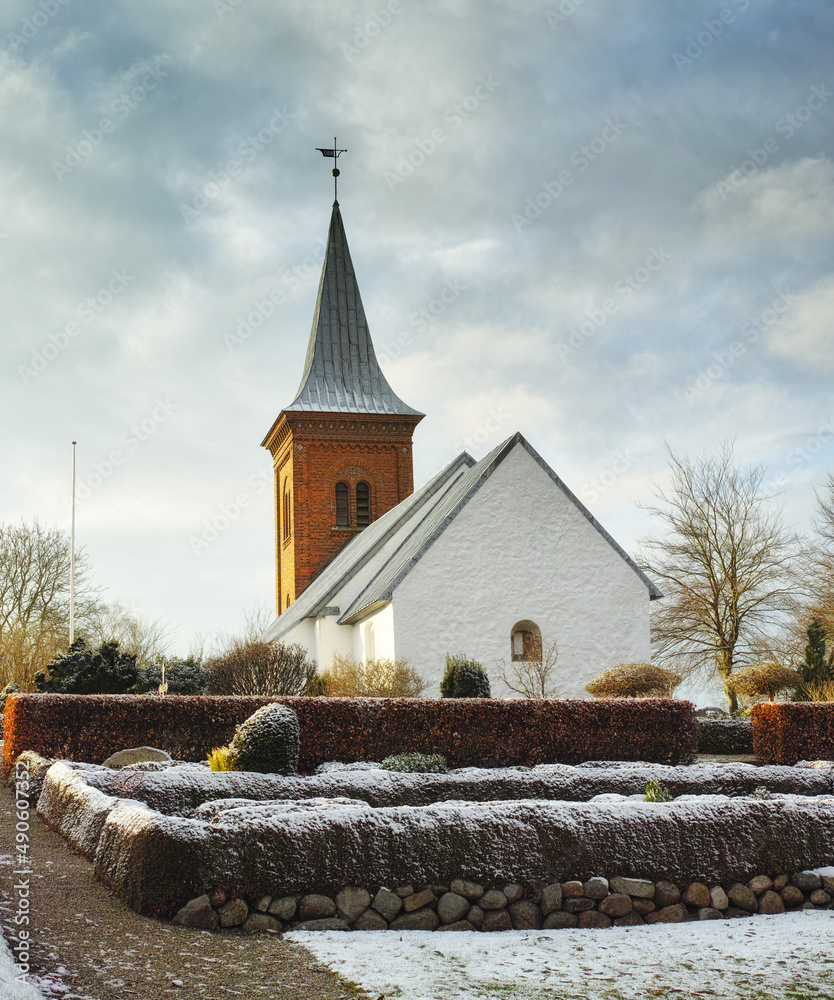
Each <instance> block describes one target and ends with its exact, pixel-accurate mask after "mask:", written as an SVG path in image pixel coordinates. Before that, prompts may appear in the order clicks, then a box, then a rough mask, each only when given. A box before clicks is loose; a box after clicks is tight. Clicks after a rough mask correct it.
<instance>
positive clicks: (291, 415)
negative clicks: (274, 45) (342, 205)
mask: <svg viewBox="0 0 834 1000" xmlns="http://www.w3.org/2000/svg"><path fill="white" fill-rule="evenodd" d="M423 416H424V414H422V413H420V412H419V411H417V410H413V409H412V408H411V407H410V406H407V405H406V404H405V403H404V402H403V401H402V400H401V399H400V398H399V397H398V396H397V395H395V393H394V392H393V390H392V389H391V386H390V385H389V384H388V381H387V379H386V378H385V376H384V375H383V374H382V370H381V369H380V367H379V363H378V362H377V359H376V354H375V353H374V345H373V343H372V342H371V335H370V333H369V332H368V322H367V320H366V319H365V310H364V308H363V306H362V299H361V298H360V295H359V288H358V286H357V284H356V275H355V273H354V270H353V263H352V261H351V259H350V251H349V250H348V244H347V238H346V236H345V230H344V226H343V225H342V216H341V212H340V211H339V202H338V201H335V202H334V203H333V214H332V216H331V218H330V232H329V234H328V239H327V252H326V254H325V258H324V264H323V266H322V272H321V281H320V282H319V291H318V297H317V299H316V309H315V312H314V314H313V327H312V330H311V332H310V343H309V346H308V348H307V358H306V361H305V363H304V374H303V375H302V377H301V385H300V386H299V389H298V393H297V394H296V397H295V399H294V400H293V401H292V403H290V405H289V406H287V407H285V408H284V409H283V410H282V411H281V413H280V414H279V415H278V418H277V419H276V421H275V423H274V424H273V425H272V427H271V428H270V430H269V433H268V434H267V435H266V437H265V438H264V440H263V442H262V444H263V446H264V447H265V448H268V449H269V451H270V453H271V455H272V459H273V462H274V465H275V551H276V556H275V592H276V611H277V613H278V614H279V615H280V614H281V612H282V611H285V610H286V609H287V608H288V607H289V605H290V604H291V603H292V602H293V601H294V600H295V599H296V597H298V595H299V594H300V593H301V591H302V590H304V588H305V587H306V586H308V584H309V583H311V581H312V580H314V579H315V577H316V576H317V575H318V574H319V573H320V572H321V571H322V570H323V569H324V567H325V566H326V565H327V564H328V563H329V562H330V560H331V559H332V558H333V557H334V556H335V555H336V553H337V552H339V550H340V549H341V548H342V547H343V546H344V545H346V544H347V543H348V542H349V541H350V540H351V539H352V538H354V537H355V536H356V535H357V534H358V533H359V532H360V531H362V529H363V528H366V527H367V526H368V525H369V524H370V523H371V522H372V521H375V520H376V519H377V518H379V517H381V516H382V515H383V514H385V513H386V512H387V511H389V510H391V508H392V507H395V506H396V505H397V504H398V503H400V501H401V500H404V499H405V498H406V497H407V496H409V495H410V494H411V493H412V492H413V490H414V479H413V468H412V456H411V439H412V436H413V434H414V428H415V427H416V426H417V424H418V423H419V422H420V421H421V420H422V419H423Z"/></svg>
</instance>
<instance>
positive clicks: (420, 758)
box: [380, 753, 449, 774]
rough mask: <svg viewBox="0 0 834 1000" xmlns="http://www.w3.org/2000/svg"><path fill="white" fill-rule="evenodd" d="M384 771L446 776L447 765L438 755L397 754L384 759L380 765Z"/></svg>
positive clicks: (443, 758)
mask: <svg viewBox="0 0 834 1000" xmlns="http://www.w3.org/2000/svg"><path fill="white" fill-rule="evenodd" d="M380 767H382V768H383V769H384V770H385V771H405V772H410V773H413V774H448V772H449V764H448V762H447V760H446V758H445V757H444V756H443V755H442V754H439V753H398V754H394V755H393V756H392V757H386V758H385V760H384V761H383V762H382V763H381V764H380Z"/></svg>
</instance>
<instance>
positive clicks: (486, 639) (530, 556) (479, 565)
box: [393, 445, 651, 698]
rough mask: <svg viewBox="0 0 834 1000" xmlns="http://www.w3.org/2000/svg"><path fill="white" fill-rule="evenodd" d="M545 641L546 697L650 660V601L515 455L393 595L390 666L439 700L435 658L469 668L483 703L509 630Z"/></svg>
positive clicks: (576, 693)
mask: <svg viewBox="0 0 834 1000" xmlns="http://www.w3.org/2000/svg"><path fill="white" fill-rule="evenodd" d="M523 619H529V620H532V621H534V622H535V623H536V624H537V625H538V626H539V628H540V629H541V632H542V635H543V637H544V641H545V643H547V642H548V641H550V640H554V639H555V640H556V642H557V643H558V646H559V658H558V664H557V671H556V690H555V695H556V696H557V697H562V698H584V697H588V695H587V694H586V692H585V691H584V686H585V684H586V683H587V682H588V681H589V680H590V679H591V678H592V677H593V676H595V675H596V674H598V673H599V672H600V671H601V670H604V669H605V668H606V667H611V666H614V665H615V664H616V663H621V662H632V661H634V662H645V661H648V660H649V659H650V656H651V650H650V644H649V591H648V588H647V587H646V585H645V583H643V581H642V580H641V579H640V577H639V576H638V575H637V574H636V573H635V571H634V570H633V569H632V568H631V566H629V565H628V563H626V561H625V560H624V559H623V558H622V556H621V555H620V554H619V553H618V552H617V551H616V550H615V549H613V548H612V547H611V545H610V544H609V543H608V542H607V541H606V539H605V538H604V537H603V536H602V535H601V534H600V533H599V531H597V529H596V528H595V527H594V526H593V525H592V524H591V523H590V522H589V521H588V519H587V518H586V517H585V516H584V515H583V514H582V512H581V511H579V510H578V509H577V508H576V506H575V505H574V504H573V503H572V502H571V501H570V499H569V498H568V497H567V496H566V495H565V494H564V492H563V491H562V490H561V489H560V488H559V487H558V486H557V484H556V483H554V482H553V480H552V479H551V478H550V477H549V476H548V474H547V473H546V472H545V470H544V469H542V468H541V466H540V465H539V464H538V462H536V461H535V459H534V458H533V457H532V456H531V455H530V454H529V452H528V451H526V449H524V447H523V446H522V445H517V446H516V447H515V448H514V449H513V451H512V452H511V453H510V454H509V455H508V456H507V457H506V458H505V460H504V461H503V462H502V463H501V464H500V465H499V466H498V467H497V468H496V469H495V471H494V472H493V473H492V475H491V476H490V478H489V479H488V480H487V481H486V482H485V483H484V484H483V486H482V487H481V488H480V489H479V490H478V492H477V493H476V494H475V495H474V496H473V498H472V499H471V500H470V501H469V503H468V504H467V505H466V506H465V507H464V508H463V509H462V510H461V511H460V513H459V514H458V515H457V517H456V518H455V519H454V520H453V521H452V523H451V524H450V525H449V526H448V527H447V528H446V530H445V531H444V532H443V534H442V535H440V536H439V538H438V539H437V540H436V541H435V542H434V544H433V545H432V546H431V547H430V548H429V549H428V550H427V551H426V552H425V553H424V554H423V556H422V557H421V559H420V560H419V562H418V563H417V564H416V565H415V566H414V568H413V569H412V570H411V572H410V573H409V574H408V576H406V577H405V579H404V580H403V581H402V582H401V583H400V585H399V586H398V587H397V588H396V590H395V591H394V595H393V622H394V631H395V633H396V655H397V656H404V657H406V658H407V659H408V660H409V662H410V664H411V665H412V666H413V667H415V668H416V669H417V670H418V671H419V672H420V673H421V674H423V676H424V677H426V679H427V680H429V681H430V687H429V688H428V689H427V690H426V692H425V693H426V694H427V695H430V696H431V695H438V694H439V683H440V680H441V678H442V676H443V671H444V666H445V658H446V653H447V652H448V653H465V654H466V655H468V656H470V657H472V658H474V659H477V660H479V661H480V662H481V663H482V664H483V666H484V668H485V669H486V671H487V673H488V675H489V677H490V680H491V682H492V693H493V695H502V694H504V695H506V694H507V693H508V692H507V689H506V688H504V687H503V685H501V684H500V683H499V682H498V681H497V670H496V667H497V663H498V661H499V660H502V659H503V660H505V661H507V662H508V663H509V662H510V631H511V629H512V627H513V625H515V624H516V622H518V621H520V620H523Z"/></svg>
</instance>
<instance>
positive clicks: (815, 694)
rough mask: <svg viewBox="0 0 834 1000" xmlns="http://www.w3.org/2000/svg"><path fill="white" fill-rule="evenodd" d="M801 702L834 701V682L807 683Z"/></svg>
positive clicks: (804, 685)
mask: <svg viewBox="0 0 834 1000" xmlns="http://www.w3.org/2000/svg"><path fill="white" fill-rule="evenodd" d="M800 690H801V691H802V695H803V697H802V698H801V699H800V700H801V701H834V681H806V683H805V684H803V685H802V687H801V688H800Z"/></svg>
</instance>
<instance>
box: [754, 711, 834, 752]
mask: <svg viewBox="0 0 834 1000" xmlns="http://www.w3.org/2000/svg"><path fill="white" fill-rule="evenodd" d="M750 718H751V719H752V720H753V748H754V750H755V753H756V756H757V757H759V758H760V759H761V760H765V761H768V762H772V763H775V764H795V763H796V762H797V761H798V760H834V702H828V701H817V702H808V701H797V702H762V703H761V704H758V705H754V706H753V708H752V710H751V712H750Z"/></svg>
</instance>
